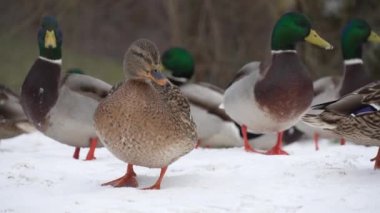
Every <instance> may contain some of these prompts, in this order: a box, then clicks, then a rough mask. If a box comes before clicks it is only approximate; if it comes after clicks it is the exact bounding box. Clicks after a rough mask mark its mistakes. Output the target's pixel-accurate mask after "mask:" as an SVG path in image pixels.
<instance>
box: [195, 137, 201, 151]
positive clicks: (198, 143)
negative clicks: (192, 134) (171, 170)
mask: <svg viewBox="0 0 380 213" xmlns="http://www.w3.org/2000/svg"><path fill="white" fill-rule="evenodd" d="M200 145H201V139H198V141H197V143H196V144H195V149H198V148H199V146H200Z"/></svg>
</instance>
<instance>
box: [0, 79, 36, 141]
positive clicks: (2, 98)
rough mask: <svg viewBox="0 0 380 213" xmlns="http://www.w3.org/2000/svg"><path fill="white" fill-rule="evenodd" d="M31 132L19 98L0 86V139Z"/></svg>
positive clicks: (30, 126)
mask: <svg viewBox="0 0 380 213" xmlns="http://www.w3.org/2000/svg"><path fill="white" fill-rule="evenodd" d="M33 131H35V129H34V127H33V126H32V125H31V124H30V123H29V122H28V119H27V118H26V117H25V114H24V112H23V111H22V108H21V105H20V102H19V96H18V95H17V94H16V93H15V92H13V91H12V90H10V89H9V88H7V87H5V86H4V85H0V139H6V138H11V137H15V136H17V135H20V134H23V133H28V132H33Z"/></svg>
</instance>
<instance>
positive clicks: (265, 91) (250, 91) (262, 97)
mask: <svg viewBox="0 0 380 213" xmlns="http://www.w3.org/2000/svg"><path fill="white" fill-rule="evenodd" d="M300 41H308V42H310V43H312V44H315V45H317V46H320V47H323V48H325V49H332V46H331V45H330V44H329V43H328V42H326V41H325V40H323V39H322V38H321V37H319V35H318V34H317V33H316V32H315V31H314V30H312V29H311V25H310V22H309V20H308V19H307V18H306V17H305V16H304V15H303V14H300V13H295V12H291V13H286V14H285V15H283V16H282V17H281V18H280V19H279V20H278V21H277V23H276V25H275V26H274V29H273V32H272V56H271V63H270V64H269V65H268V66H265V67H264V66H263V65H259V63H258V62H251V63H249V64H247V65H245V66H244V67H243V68H242V69H241V71H240V72H239V73H238V75H237V76H236V77H235V81H234V82H233V83H232V84H231V85H230V86H229V87H228V89H227V90H226V92H225V94H224V100H223V105H224V108H225V110H226V112H227V114H228V115H229V116H230V117H231V118H232V119H233V120H235V121H236V122H237V123H239V124H240V125H242V128H243V129H245V130H246V129H247V128H249V129H251V130H253V131H254V132H257V133H266V132H278V137H277V143H276V145H275V146H274V147H273V148H272V149H271V150H269V151H268V152H267V154H287V153H286V152H285V151H283V150H282V136H283V133H282V131H283V130H285V129H288V128H290V127H291V126H292V125H294V124H295V123H296V122H297V121H298V120H299V119H300V117H301V116H302V115H303V113H304V112H306V110H307V109H308V108H309V106H310V104H311V101H312V99H313V85H312V81H311V79H310V77H309V74H308V73H307V72H306V70H305V68H304V65H303V64H302V62H301V60H300V59H299V58H298V56H297V52H296V50H295V44H296V43H297V42H300ZM245 143H246V146H249V144H248V142H247V141H246V140H245ZM250 150H251V151H253V149H252V148H251V149H250Z"/></svg>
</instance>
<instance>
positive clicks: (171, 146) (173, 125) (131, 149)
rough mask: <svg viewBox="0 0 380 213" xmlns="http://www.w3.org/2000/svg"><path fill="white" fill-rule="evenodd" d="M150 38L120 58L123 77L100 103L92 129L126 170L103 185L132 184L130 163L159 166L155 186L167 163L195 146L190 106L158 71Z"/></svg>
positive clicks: (134, 179)
mask: <svg viewBox="0 0 380 213" xmlns="http://www.w3.org/2000/svg"><path fill="white" fill-rule="evenodd" d="M161 67H162V65H161V62H160V54H159V51H158V49H157V47H156V45H155V44H154V43H152V42H151V41H149V40H145V39H140V40H137V41H135V42H134V43H133V44H132V45H131V46H130V47H129V49H128V50H127V52H126V54H125V57H124V74H125V75H126V80H125V81H124V82H122V83H121V84H119V85H118V87H117V88H115V89H114V90H113V92H112V93H111V94H110V95H109V96H108V97H107V98H105V99H104V100H103V101H101V102H100V104H99V106H98V108H97V110H96V112H95V115H94V119H95V128H96V130H97V133H98V136H99V138H100V139H101V141H102V142H103V143H104V144H105V146H106V147H107V148H108V149H109V151H111V152H112V153H113V154H114V155H115V156H116V157H117V158H119V159H120V160H122V161H124V162H126V163H128V166H127V168H128V169H127V173H126V174H125V175H124V176H123V177H121V178H119V179H116V180H114V181H111V182H108V183H105V184H103V185H112V186H114V187H120V186H132V187H137V185H138V184H137V180H136V178H135V176H136V174H135V172H134V171H133V165H138V166H144V167H149V168H161V173H160V177H159V178H158V180H157V182H156V183H155V184H154V185H152V186H151V187H148V188H146V189H160V185H161V181H162V179H163V177H164V175H165V172H166V169H167V167H168V165H169V164H171V163H173V162H174V161H175V160H177V159H178V158H180V157H181V156H183V155H185V154H187V153H188V152H190V151H191V150H193V149H194V147H195V144H196V141H197V134H196V126H195V124H194V122H193V120H192V118H191V115H190V106H189V103H188V101H187V100H186V98H185V97H184V96H183V95H182V94H181V92H180V90H179V88H178V87H177V86H175V85H173V84H171V83H170V82H169V81H168V80H167V78H165V77H164V75H163V74H162V73H161Z"/></svg>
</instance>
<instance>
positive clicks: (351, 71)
mask: <svg viewBox="0 0 380 213" xmlns="http://www.w3.org/2000/svg"><path fill="white" fill-rule="evenodd" d="M340 41H341V47H342V56H343V77H336V76H327V77H323V78H321V79H318V80H317V81H315V82H314V94H315V96H314V99H313V103H312V105H316V104H319V103H324V102H328V101H334V100H336V99H338V98H340V97H342V96H344V95H347V94H348V93H350V92H353V91H354V90H356V89H358V88H360V87H363V86H365V85H367V84H368V83H370V82H372V81H373V78H372V77H371V75H370V74H369V73H368V72H366V70H365V68H364V65H363V60H362V46H363V45H364V44H365V43H367V42H371V43H380V37H379V36H378V35H377V34H376V33H375V32H374V31H372V29H371V27H370V25H369V24H368V23H367V22H366V21H365V20H363V19H352V20H350V21H349V22H348V23H347V24H346V25H345V27H344V28H343V30H342V33H341V38H340ZM308 113H313V111H312V110H311V111H309V112H308ZM315 113H317V112H315ZM297 128H299V129H300V130H301V131H303V132H305V133H306V134H308V135H314V143H315V145H316V149H317V150H318V138H319V135H320V136H322V137H327V138H333V139H336V137H337V136H336V135H333V134H331V133H330V132H329V131H323V130H322V129H313V128H311V127H309V126H307V125H306V126H305V125H304V124H303V123H302V122H299V123H298V124H297ZM338 139H340V141H341V144H342V145H343V144H344V143H345V140H344V138H342V137H340V136H339V138H338Z"/></svg>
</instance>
